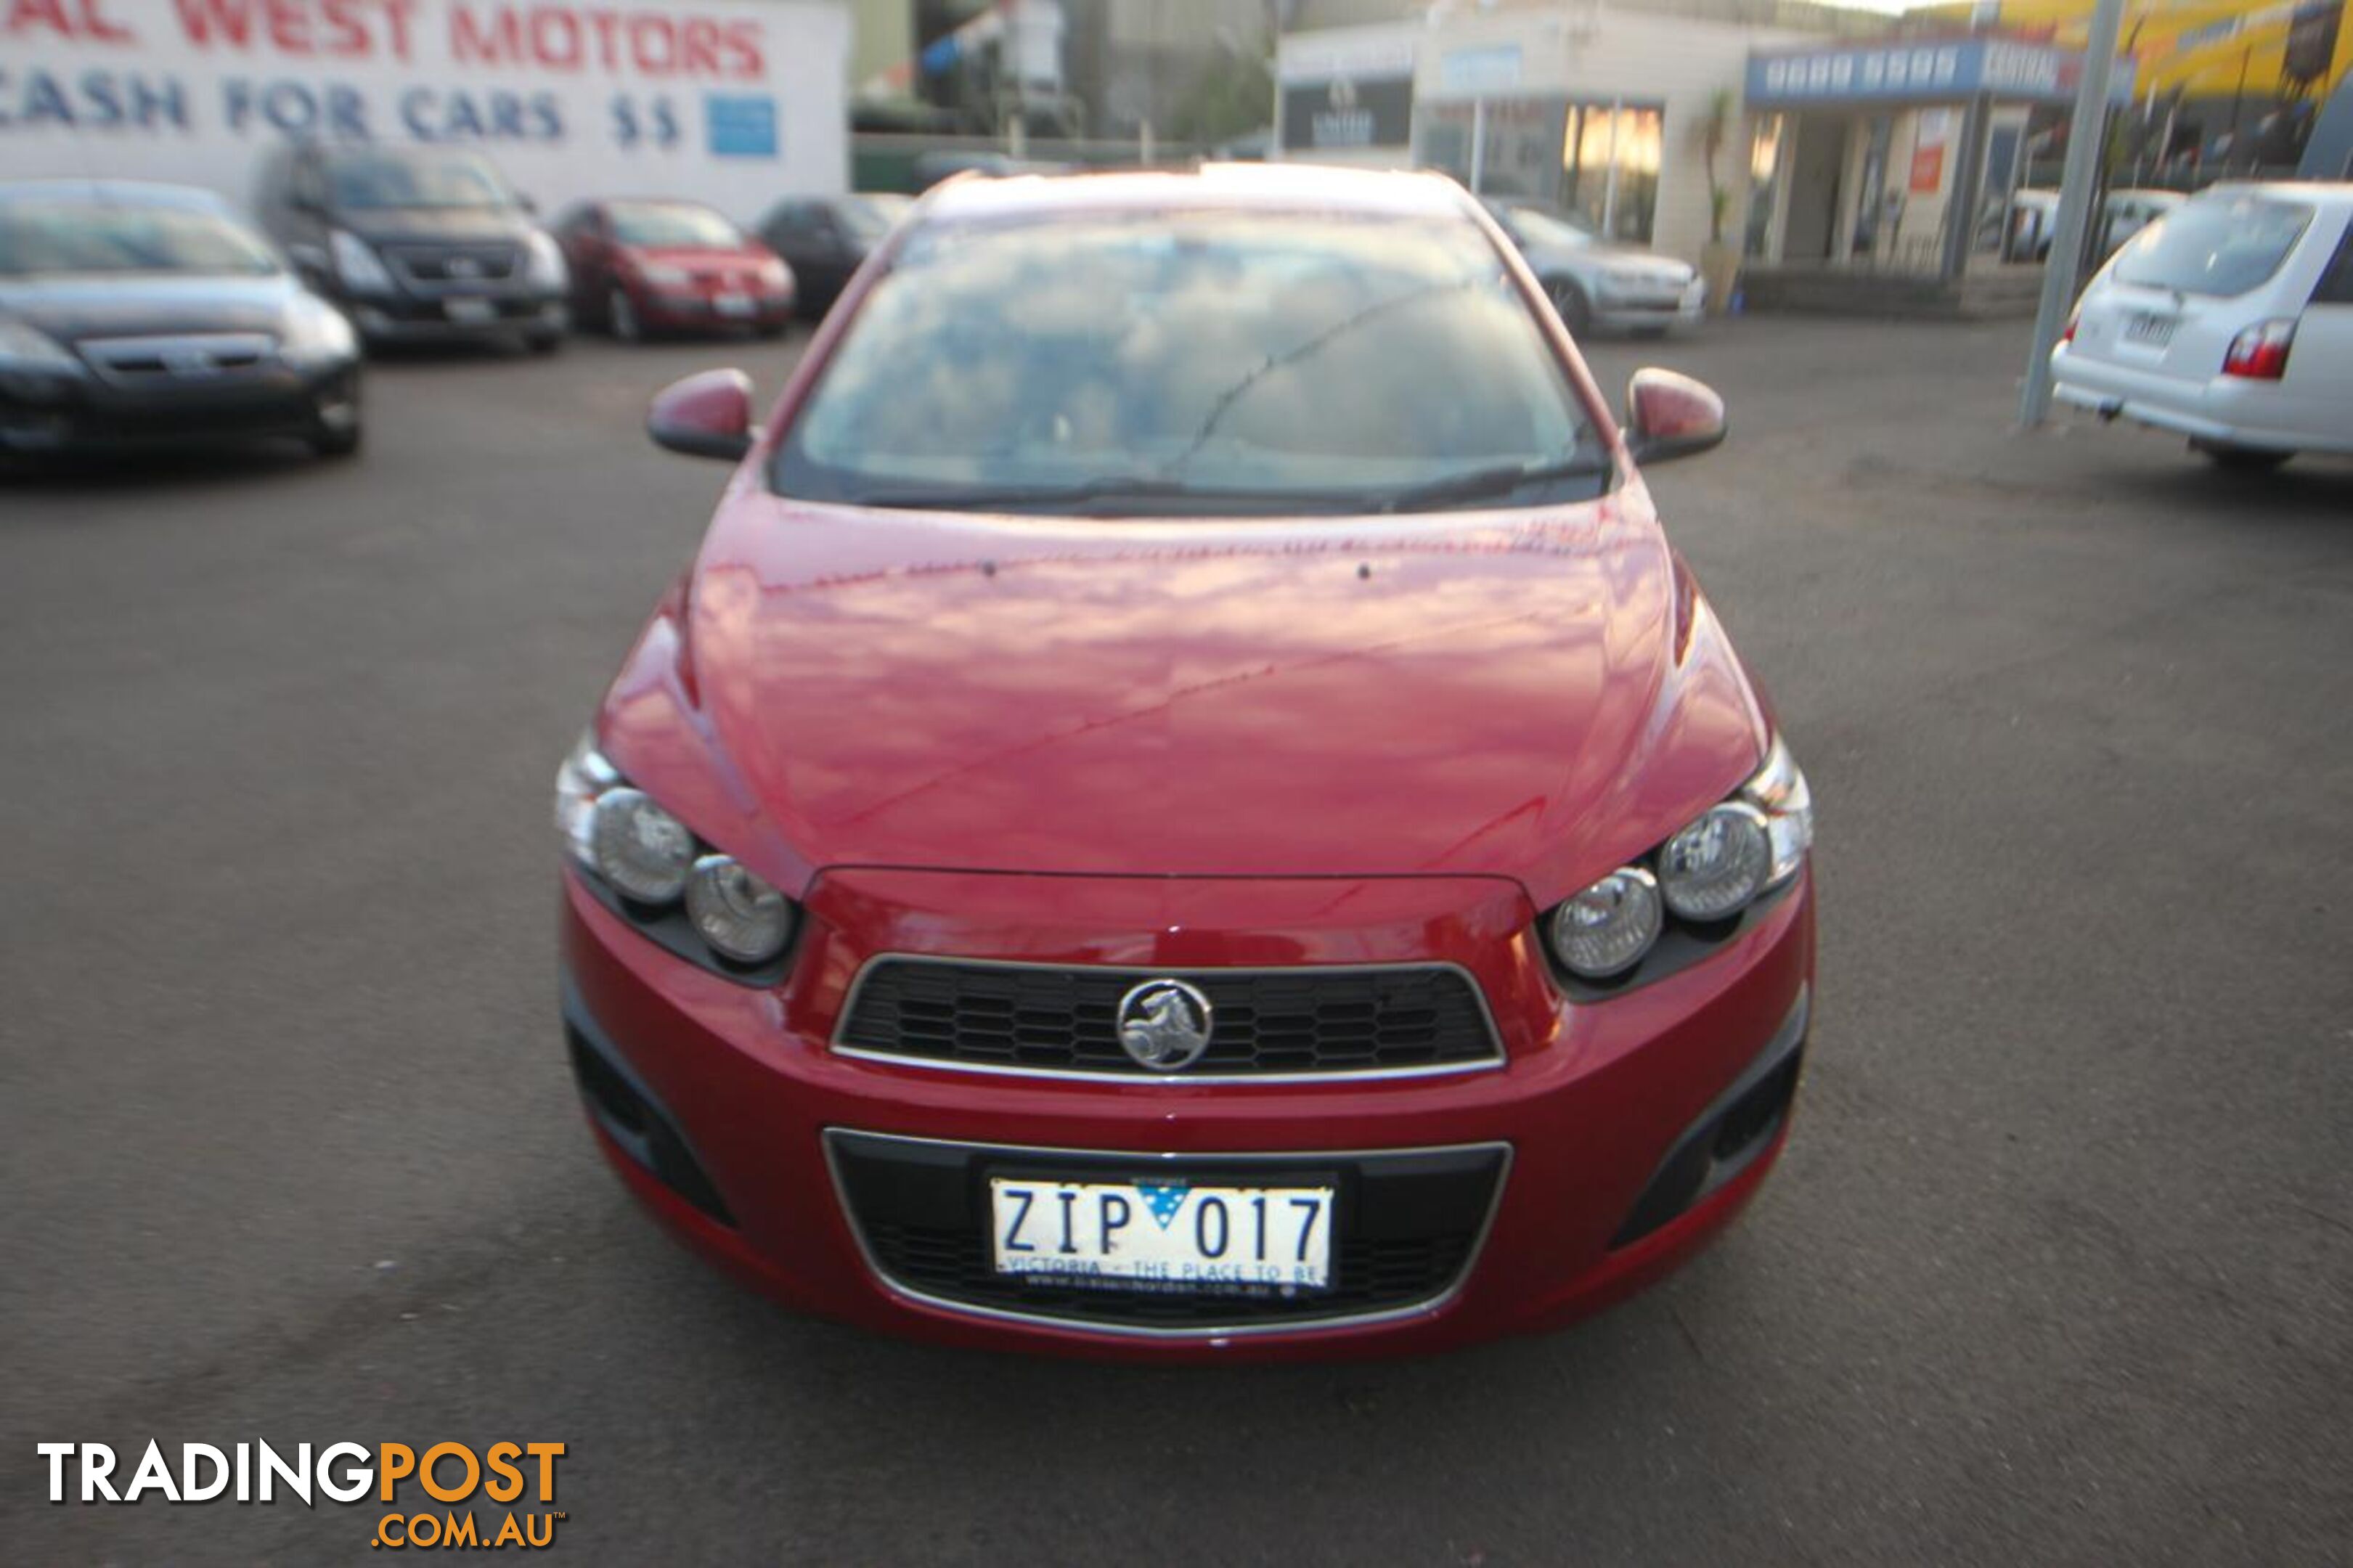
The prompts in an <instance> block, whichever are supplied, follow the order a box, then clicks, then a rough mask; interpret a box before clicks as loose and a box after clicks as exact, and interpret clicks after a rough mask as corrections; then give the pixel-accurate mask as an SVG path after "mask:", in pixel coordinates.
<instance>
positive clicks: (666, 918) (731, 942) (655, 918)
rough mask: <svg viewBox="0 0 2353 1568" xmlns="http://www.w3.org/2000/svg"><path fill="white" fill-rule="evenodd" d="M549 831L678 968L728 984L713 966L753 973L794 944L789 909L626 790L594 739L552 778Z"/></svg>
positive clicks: (794, 912) (793, 910)
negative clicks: (696, 966) (706, 972)
mask: <svg viewBox="0 0 2353 1568" xmlns="http://www.w3.org/2000/svg"><path fill="white" fill-rule="evenodd" d="M555 831H556V833H557V835H558V837H561V838H562V839H563V841H564V847H565V853H566V854H568V855H570V856H571V857H572V859H573V861H574V863H575V864H576V865H577V866H579V867H580V868H581V869H582V870H584V871H585V872H586V873H587V874H588V878H587V879H588V880H589V882H590V883H591V884H592V885H593V886H596V887H597V888H599V889H611V890H612V891H613V892H617V893H618V894H620V895H622V897H623V899H625V900H628V901H627V902H626V903H623V904H620V905H618V906H617V907H618V908H619V909H620V911H621V912H622V913H623V914H624V915H626V916H627V917H628V919H629V920H630V921H631V922H632V923H634V924H635V925H637V926H638V929H639V930H641V931H645V932H646V934H647V935H648V936H649V937H651V938H653V940H655V941H656V942H659V943H660V944H661V945H662V946H664V947H667V948H669V949H670V951H671V952H675V953H677V954H678V955H679V956H680V957H681V958H686V959H690V960H691V961H693V962H695V963H701V964H702V965H703V966H704V967H706V968H710V969H713V970H715V971H717V972H718V973H722V974H734V972H733V971H730V970H729V969H728V968H726V967H725V965H723V964H717V963H712V958H713V956H714V955H715V956H716V957H718V958H721V959H723V960H725V961H726V962H727V963H731V964H737V965H744V966H749V967H757V966H759V965H762V964H765V963H769V962H770V961H772V960H774V959H776V957H778V956H779V955H780V954H782V953H783V952H784V951H785V949H786V947H787V946H789V945H790V944H791V942H792V939H793V931H794V928H795V926H796V925H797V923H798V922H799V919H800V910H799V908H798V907H797V905H796V904H794V902H793V900H790V899H788V898H786V896H785V895H784V894H782V893H780V892H778V891H777V890H776V889H775V888H774V887H773V886H771V885H770V884H769V883H768V882H767V881H766V880H765V879H763V878H761V877H759V876H757V875H756V874H754V872H753V871H751V870H750V869H749V868H746V867H744V865H742V864H741V863H740V862H738V861H737V860H736V859H735V858H733V856H728V855H722V854H717V853H714V852H712V850H711V849H710V847H708V846H706V845H703V844H702V843H700V842H698V841H697V840H696V838H695V837H694V835H693V833H692V832H691V831H690V830H689V829H688V827H687V826H686V825H685V824H684V823H682V822H681V821H679V819H678V818H677V817H675V816H671V815H670V813H669V812H667V811H665V810H663V809H662V808H661V807H660V806H659V805H656V804H655V803H654V801H653V799H652V798H651V797H650V796H649V795H647V794H646V793H645V792H644V791H643V790H640V789H635V788H632V787H631V786H630V785H629V784H628V781H627V780H625V779H623V778H622V777H621V774H620V772H619V770H618V769H617V768H615V767H614V766H613V764H612V763H609V762H607V761H606V760H605V757H604V755H603V753H601V752H598V751H597V750H596V739H595V736H594V734H593V733H591V734H587V735H583V736H581V737H580V743H579V744H578V745H576V746H575V747H573V748H572V754H571V755H570V756H568V757H566V758H565V759H564V766H563V767H562V768H560V769H558V770H557V772H556V775H555ZM681 899H682V900H684V905H683V909H681ZM734 977H735V978H739V979H740V978H743V976H742V975H740V974H734Z"/></svg>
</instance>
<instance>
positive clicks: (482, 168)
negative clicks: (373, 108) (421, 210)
mask: <svg viewBox="0 0 2353 1568" xmlns="http://www.w3.org/2000/svg"><path fill="white" fill-rule="evenodd" d="M327 187H328V190H329V191H330V192H331V193H332V197H333V203H334V205H336V206H339V207H352V208H362V209H364V208H368V207H502V206H505V205H509V204H508V196H507V190H506V186H505V185H503V184H501V183H500V181H499V177H498V175H497V174H493V173H492V172H491V167H490V165H489V164H487V163H483V162H482V161H481V160H480V159H479V158H474V157H469V156H466V155H464V154H451V155H449V156H448V157H439V158H434V157H416V156H410V157H395V156H391V155H389V154H377V153H345V154H343V155H342V156H340V157H337V158H336V159H334V160H333V161H332V163H329V164H328V166H327Z"/></svg>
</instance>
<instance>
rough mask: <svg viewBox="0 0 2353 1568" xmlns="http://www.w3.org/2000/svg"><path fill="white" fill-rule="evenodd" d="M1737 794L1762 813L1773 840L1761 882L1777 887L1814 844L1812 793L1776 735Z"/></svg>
mask: <svg viewBox="0 0 2353 1568" xmlns="http://www.w3.org/2000/svg"><path fill="white" fill-rule="evenodd" d="M1740 795H1741V798H1742V799H1744V800H1746V801H1747V802H1749V803H1750V804H1751V805H1755V806H1756V807H1757V809H1758V810H1760V811H1762V812H1763V813H1764V814H1765V829H1766V832H1767V835H1768V836H1769V837H1771V839H1772V842H1773V865H1772V868H1771V869H1770V870H1768V871H1767V873H1766V874H1765V885H1766V887H1767V888H1778V887H1779V886H1780V885H1781V884H1782V883H1784V882H1786V881H1788V879H1790V878H1792V877H1794V876H1796V875H1797V874H1798V868H1799V866H1801V865H1803V864H1805V859H1806V851H1808V850H1810V849H1811V848H1812V847H1814V794H1813V791H1811V790H1810V789H1808V788H1807V787H1806V775H1805V774H1804V773H1800V772H1799V771H1798V762H1797V759H1796V758H1794V757H1792V756H1790V755H1789V748H1788V745H1787V744H1786V743H1785V742H1783V741H1782V739H1781V737H1780V736H1778V735H1776V736H1774V737H1773V747H1772V750H1770V751H1768V752H1766V753H1765V765H1764V766H1763V767H1761V768H1758V769H1757V776H1756V777H1755V778H1752V779H1750V780H1749V781H1748V783H1747V784H1745V785H1744V786H1742V788H1741V791H1740Z"/></svg>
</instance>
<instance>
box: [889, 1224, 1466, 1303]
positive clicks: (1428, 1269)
mask: <svg viewBox="0 0 2353 1568" xmlns="http://www.w3.org/2000/svg"><path fill="white" fill-rule="evenodd" d="M866 1239H867V1245H868V1246H869V1247H872V1248H873V1251H874V1261H875V1262H876V1263H877V1264H878V1265H880V1266H881V1269H882V1272H883V1273H885V1274H887V1275H889V1276H890V1277H891V1278H892V1279H894V1280H896V1281H898V1282H899V1283H900V1284H902V1285H904V1286H906V1287H907V1288H909V1289H913V1290H918V1291H921V1292H922V1293H923V1294H924V1295H927V1296H937V1297H941V1298H943V1299H944V1300H954V1301H961V1302H965V1303H968V1304H970V1305H973V1306H976V1307H993V1308H996V1309H997V1310H1002V1311H1008V1312H1019V1313H1024V1314H1029V1315H1034V1316H1038V1317H1050V1318H1060V1319H1068V1320H1072V1321H1091V1322H1104V1323H1134V1324H1138V1325H1142V1326H1147V1327H1164V1326H1165V1327H1168V1328H1188V1327H1199V1326H1201V1325H1204V1324H1234V1323H1266V1322H1283V1321H1290V1320H1295V1319H1298V1318H1302V1317H1307V1316H1314V1317H1358V1316H1362V1315H1364V1314H1366V1313H1369V1312H1379V1311H1385V1310H1390V1309H1394V1308H1398V1307H1409V1306H1411V1305H1413V1304H1415V1303H1416V1302H1420V1301H1427V1300H1430V1299H1431V1298H1432V1297H1435V1296H1439V1295H1442V1294H1443V1293H1444V1292H1445V1290H1446V1288H1447V1287H1448V1285H1450V1284H1451V1283H1452V1281H1453V1279H1454V1277H1455V1276H1456V1275H1458V1274H1460V1273H1461V1271H1462V1265H1463V1263H1464V1261H1465V1260H1466V1259H1468V1258H1469V1257H1470V1256H1471V1244H1472V1240H1473V1239H1474V1237H1473V1236H1472V1235H1470V1234H1461V1233H1457V1234H1453V1235H1449V1236H1442V1237H1425V1238H1423V1239H1419V1240H1414V1241H1344V1242H1342V1243H1340V1244H1339V1247H1338V1248H1337V1249H1336V1251H1335V1254H1334V1258H1333V1262H1334V1271H1333V1279H1334V1280H1335V1284H1334V1286H1333V1288H1332V1289H1328V1290H1320V1291H1317V1292H1316V1293H1315V1294H1314V1295H1313V1296H1298V1295H1292V1296H1284V1295H1282V1294H1280V1293H1278V1292H1276V1291H1274V1290H1271V1289H1256V1290H1251V1291H1248V1292H1241V1291H1236V1292H1232V1293H1228V1294H1221V1295H1200V1294H1197V1293H1193V1292H1178V1291H1166V1290H1112V1289H1073V1288H1071V1287H1069V1286H1066V1285H1061V1284H1058V1283H1054V1282H1050V1281H1044V1280H1039V1279H1037V1277H1035V1276H1027V1277H1023V1276H1015V1275H1008V1274H999V1273H997V1271H996V1270H995V1269H994V1268H990V1267H989V1260H988V1240H987V1237H985V1236H983V1235H982V1234H981V1233H980V1232H979V1231H976V1230H933V1229H926V1228H923V1227H920V1226H895V1225H878V1226H874V1227H873V1228H872V1229H871V1231H869V1232H868V1234H867V1238H866Z"/></svg>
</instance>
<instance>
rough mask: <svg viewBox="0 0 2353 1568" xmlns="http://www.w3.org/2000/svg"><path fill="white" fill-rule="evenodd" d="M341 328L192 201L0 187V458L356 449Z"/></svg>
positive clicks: (328, 308)
mask: <svg viewBox="0 0 2353 1568" xmlns="http://www.w3.org/2000/svg"><path fill="white" fill-rule="evenodd" d="M359 362H360V352H359V343H358V341H357V339H356V338H355V337H354V336H353V331H352V327H351V323H350V322H349V321H345V320H344V319H343V314H342V312H341V311H339V310H336V309H335V307H334V306H332V305H331V304H329V303H328V302H327V301H326V300H322V299H321V298H319V297H318V296H317V295H316V294H314V293H312V292H311V290H310V289H307V288H305V287H304V286H303V284H302V282H301V279H299V278H297V277H295V276H294V275H293V274H292V273H291V272H290V271H288V270H287V268H285V266H284V265H283V264H282V263H281V262H280V258H279V257H278V255H277V253H276V252H275V251H273V250H272V249H271V248H270V247H269V243H268V242H267V241H266V240H264V239H263V238H262V237H261V236H259V234H256V233H255V232H253V230H251V229H249V228H248V227H247V226H245V225H244V224H243V223H242V222H240V221H239V220H238V219H237V218H236V217H234V216H231V215H230V213H229V211H228V209H227V207H226V206H224V205H222V204H221V202H220V200H219V199H218V198H217V197H216V196H214V195H211V194H210V193H208V192H205V191H196V190H190V189H186V188H185V187H182V186H177V185H160V184H136V183H130V182H121V181H82V180H35V181H28V182H26V183H23V184H6V185H0V452H16V453H45V452H56V451H64V450H70V449H78V448H84V447H107V446H115V445H121V444H126V443H133V442H140V441H150V440H199V439H200V440H217V439H220V438H222V437H260V436H291V437H296V438H298V439H300V440H302V441H305V442H308V443H309V444H310V446H311V448H312V449H313V450H314V451H317V452H319V453H322V454H323V455H327V456H342V455H343V454H346V453H349V452H353V451H355V450H357V449H358V447H359V444H360V363H359Z"/></svg>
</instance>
